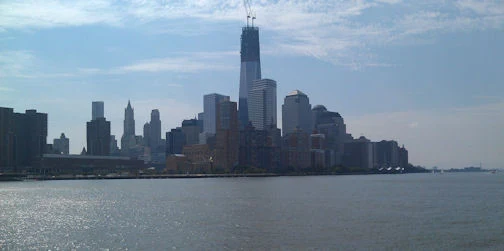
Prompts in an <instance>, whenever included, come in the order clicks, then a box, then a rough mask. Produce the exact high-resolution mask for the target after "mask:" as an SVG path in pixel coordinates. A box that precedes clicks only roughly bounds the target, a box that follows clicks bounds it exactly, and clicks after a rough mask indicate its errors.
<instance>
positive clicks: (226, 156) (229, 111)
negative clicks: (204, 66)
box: [215, 101, 240, 170]
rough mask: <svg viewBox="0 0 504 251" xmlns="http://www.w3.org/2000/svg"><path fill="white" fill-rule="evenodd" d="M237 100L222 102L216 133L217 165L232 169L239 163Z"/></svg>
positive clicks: (224, 168) (219, 107)
mask: <svg viewBox="0 0 504 251" xmlns="http://www.w3.org/2000/svg"><path fill="white" fill-rule="evenodd" d="M236 106H237V105H236V102H231V101H224V102H220V103H219V105H218V109H217V133H216V135H215V138H216V139H215V167H217V168H222V169H223V170H232V169H233V168H234V167H235V166H236V165H238V148H239V143H240V141H239V127H238V111H237V109H236V108H237V107H236Z"/></svg>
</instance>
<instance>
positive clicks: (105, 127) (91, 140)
mask: <svg viewBox="0 0 504 251" xmlns="http://www.w3.org/2000/svg"><path fill="white" fill-rule="evenodd" d="M86 132H87V135H86V136H87V154H88V155H96V156H108V155H110V121H107V120H105V118H97V119H94V120H91V121H89V122H87V125H86Z"/></svg>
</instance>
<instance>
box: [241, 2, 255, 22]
mask: <svg viewBox="0 0 504 251" xmlns="http://www.w3.org/2000/svg"><path fill="white" fill-rule="evenodd" d="M243 7H245V13H246V14H247V27H249V20H251V21H252V27H254V19H256V16H255V13H254V12H253V11H252V7H251V6H250V0H243Z"/></svg>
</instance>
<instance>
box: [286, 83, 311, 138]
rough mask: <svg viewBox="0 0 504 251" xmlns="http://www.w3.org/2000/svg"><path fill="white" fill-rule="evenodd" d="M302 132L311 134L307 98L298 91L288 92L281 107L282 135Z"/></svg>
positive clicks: (309, 106) (308, 101)
mask: <svg viewBox="0 0 504 251" xmlns="http://www.w3.org/2000/svg"><path fill="white" fill-rule="evenodd" d="M298 130H302V131H303V132H304V133H306V134H311V133H312V114H311V104H310V100H309V99H308V96H307V95H306V94H304V93H303V92H301V91H299V90H294V91H292V92H290V93H289V94H288V95H287V96H286V97H285V99H284V104H283V105H282V135H283V136H285V135H287V134H289V133H292V132H295V131H298Z"/></svg>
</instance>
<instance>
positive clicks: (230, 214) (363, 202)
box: [0, 173, 504, 250]
mask: <svg viewBox="0 0 504 251" xmlns="http://www.w3.org/2000/svg"><path fill="white" fill-rule="evenodd" d="M503 195H504V175H503V174H502V173H500V174H494V175H492V174H486V173H475V174H444V175H439V174H438V175H433V174H416V175H362V176H318V177H315V176H311V177H273V178H216V179H166V180H93V181H45V182H3V183H0V249H21V250H26V249H42V250H45V249H51V250H58V249H60V250H68V249H83V250H88V249H92V250H97V249H110V250H123V249H130V250H167V249H192V250H194V249H196V250H202V249H204V250H209V249H210V250H222V249H232V250H235V249H246V250H248V249H307V248H309V249H311V248H313V249H317V248H320V249H343V250H348V249H373V250H380V249H397V250H407V249H409V250H411V249H415V250H460V249H467V250H475V249H478V250H481V249H488V250H504V210H503V209H504V196H503Z"/></svg>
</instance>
